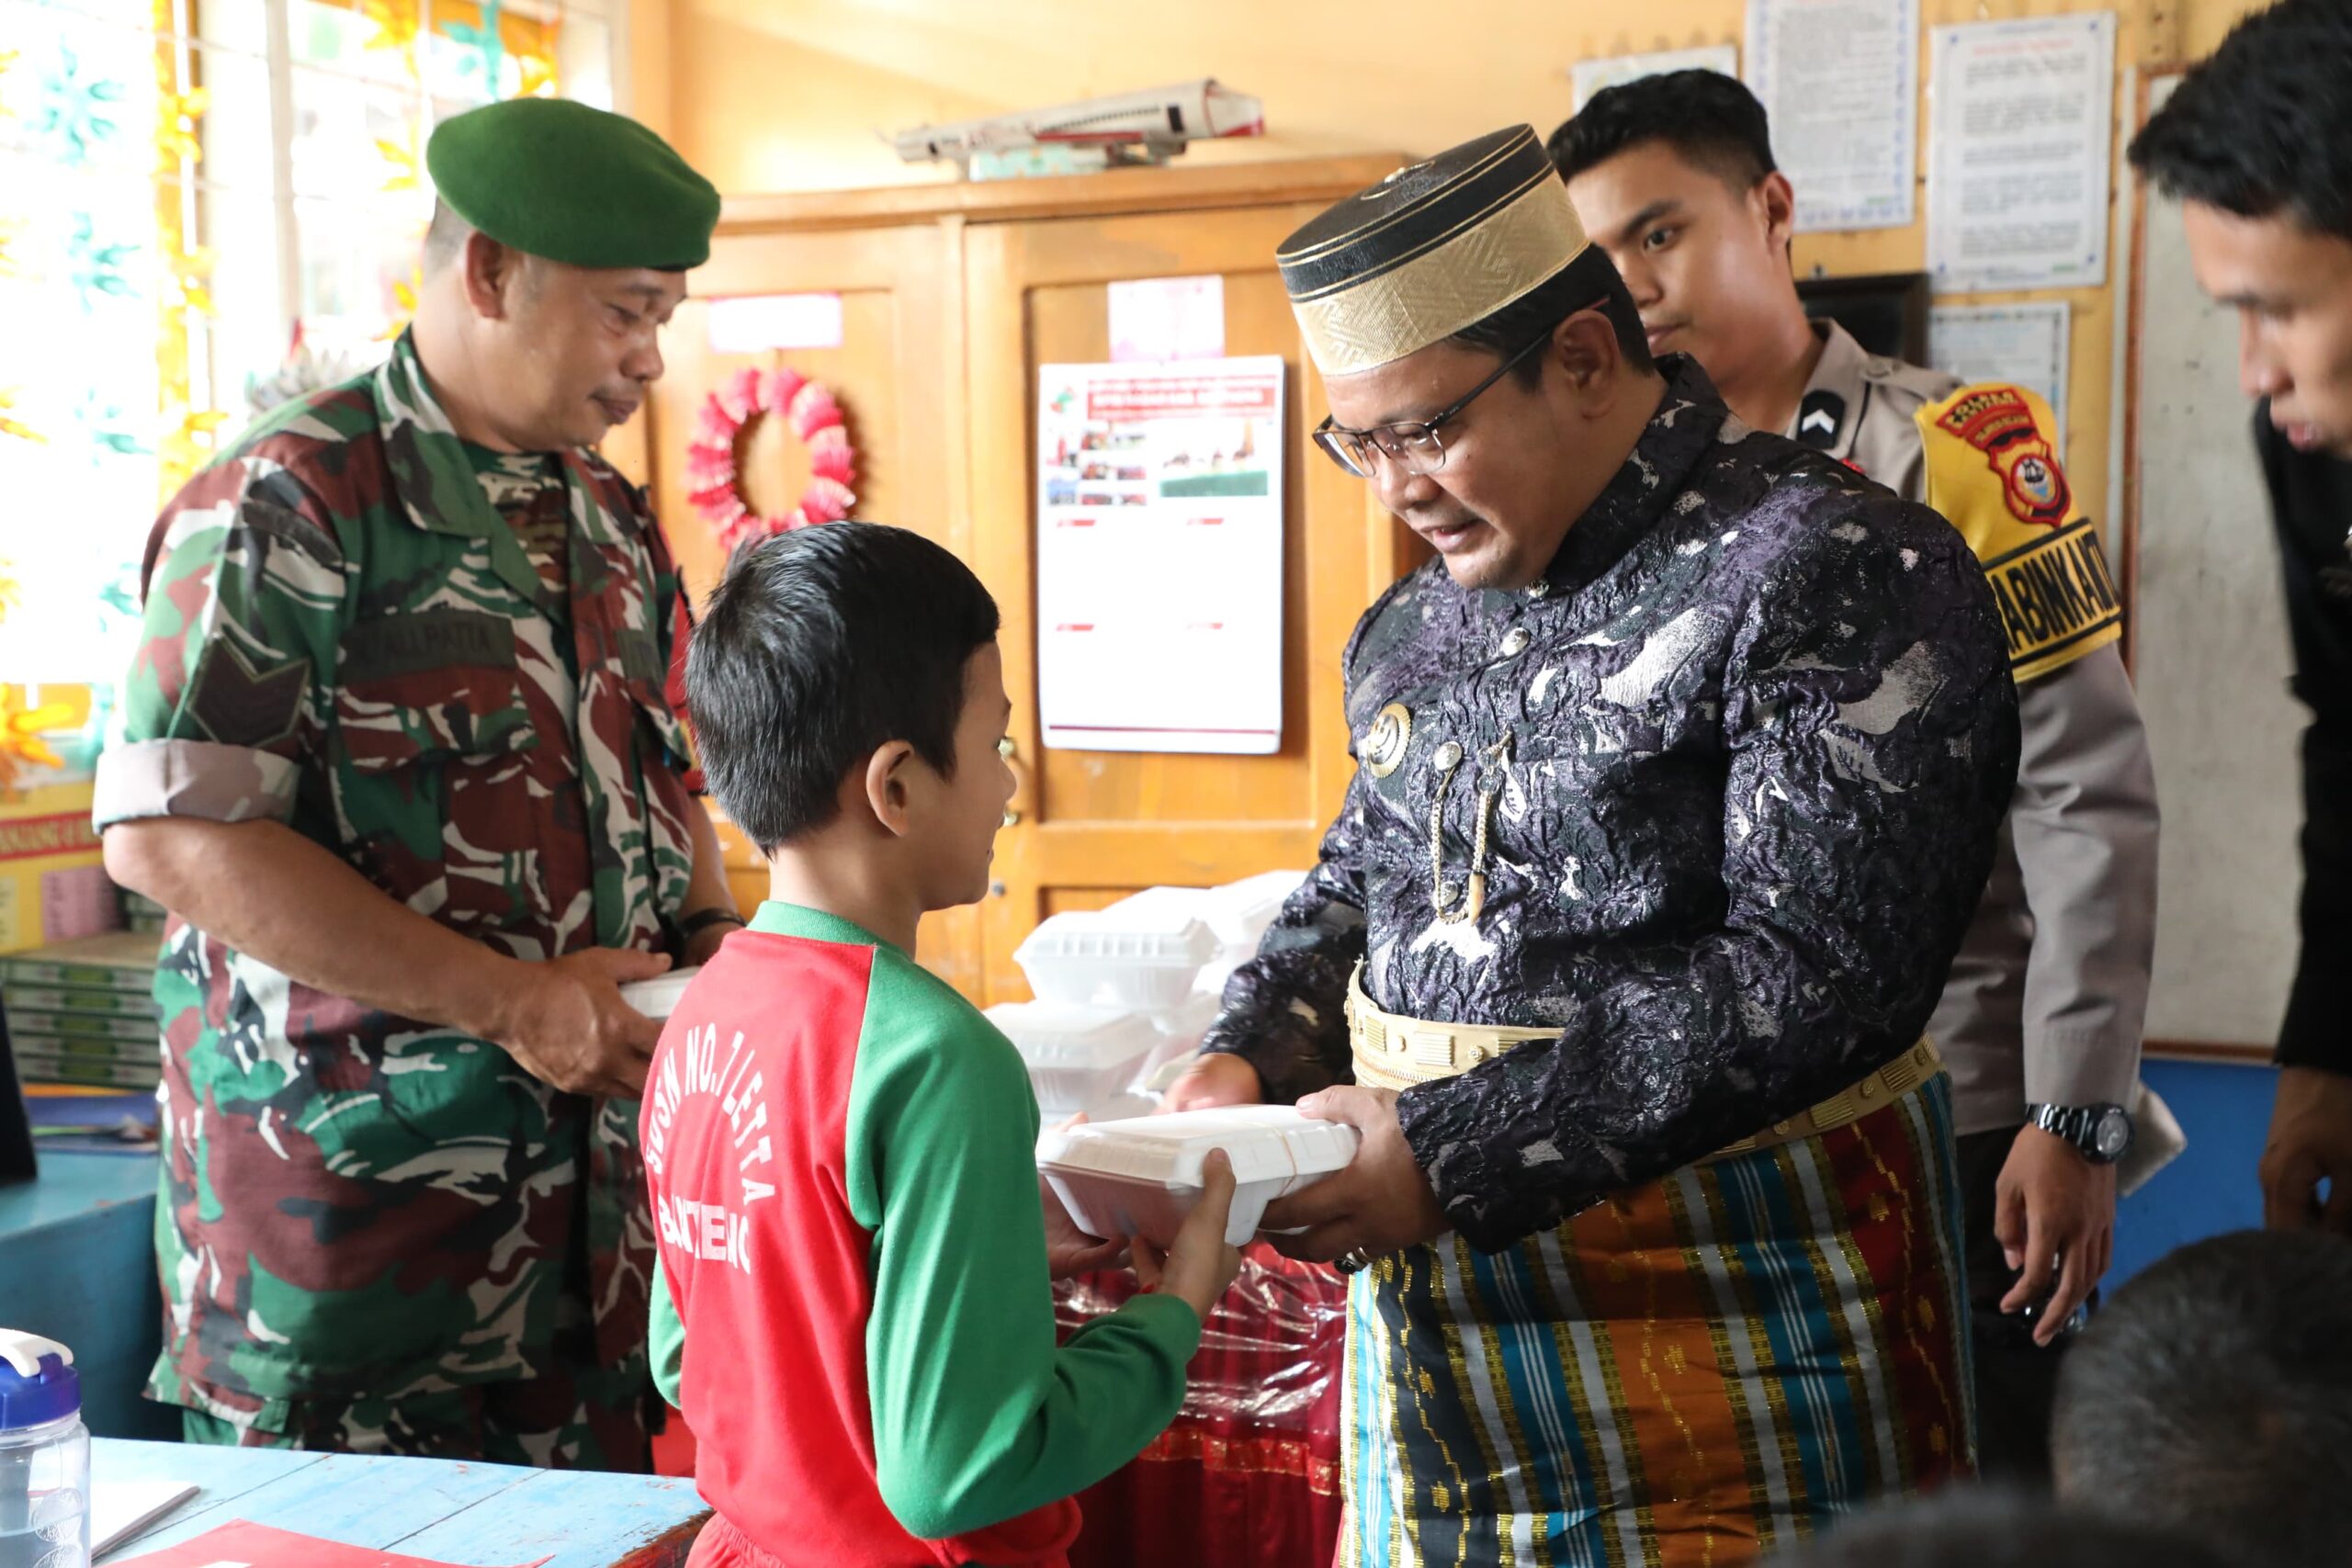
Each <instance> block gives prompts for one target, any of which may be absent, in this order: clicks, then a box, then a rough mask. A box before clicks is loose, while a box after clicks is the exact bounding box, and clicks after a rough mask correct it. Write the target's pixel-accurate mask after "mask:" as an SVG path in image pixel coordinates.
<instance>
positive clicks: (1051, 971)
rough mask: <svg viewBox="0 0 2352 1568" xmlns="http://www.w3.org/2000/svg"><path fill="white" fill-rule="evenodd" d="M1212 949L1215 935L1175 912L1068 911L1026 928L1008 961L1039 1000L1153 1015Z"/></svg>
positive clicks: (1172, 1000) (1179, 996) (1175, 996)
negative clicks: (1026, 978) (1023, 938)
mask: <svg viewBox="0 0 2352 1568" xmlns="http://www.w3.org/2000/svg"><path fill="white" fill-rule="evenodd" d="M1216 952H1217V942H1216V932H1214V931H1210V930H1209V928H1208V925H1207V923H1206V922H1205V921H1202V920H1198V919H1193V918H1192V917H1191V916H1190V915H1186V914H1183V913H1182V911H1181V910H1171V909H1168V908H1161V909H1159V911H1158V912H1156V913H1155V912H1154V911H1153V910H1152V909H1150V908H1147V909H1145V910H1144V911H1143V912H1142V913H1141V914H1139V915H1131V916H1127V917H1120V916H1118V915H1116V914H1114V912H1113V911H1112V910H1108V909H1093V910H1080V909H1073V910H1071V911H1069V913H1067V914H1060V915H1056V916H1055V917H1053V919H1049V920H1046V922H1045V923H1043V924H1042V925H1040V926H1038V928H1037V929H1036V930H1035V931H1031V932H1030V933H1029V936H1028V939H1027V940H1026V941H1024V942H1022V944H1021V945H1020V947H1019V948H1017V949H1016V950H1015V951H1014V952H1013V954H1012V957H1013V962H1015V963H1017V964H1020V965H1021V972H1022V973H1023V974H1024V975H1026V976H1029V984H1030V987H1031V988H1032V989H1034V990H1035V992H1036V993H1037V995H1038V996H1039V997H1040V998H1042V999H1044V1000H1046V1001H1054V1002H1073V1003H1078V1004H1080V1005H1083V1006H1094V1007H1114V1008H1126V1009H1130V1010H1137V1011H1143V1012H1159V1011H1165V1010H1168V1009H1170V1008H1172V1007H1174V1006H1176V1005H1177V1004H1178V1003H1180V1002H1182V1000H1183V999H1184V998H1185V996H1186V994H1187V993H1189V992H1190V991H1191V990H1192V988H1193V979H1194V978H1195V977H1196V976H1198V975H1199V974H1200V972H1201V966H1202V965H1203V964H1206V963H1207V962H1208V961H1209V960H1210V959H1212V958H1214V957H1216Z"/></svg>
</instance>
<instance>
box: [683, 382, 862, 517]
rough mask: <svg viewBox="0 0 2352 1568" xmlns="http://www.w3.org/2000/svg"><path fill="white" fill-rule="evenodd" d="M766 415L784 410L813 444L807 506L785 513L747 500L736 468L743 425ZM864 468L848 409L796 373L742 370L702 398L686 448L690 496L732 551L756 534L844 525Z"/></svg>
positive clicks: (804, 502) (803, 495) (803, 438)
mask: <svg viewBox="0 0 2352 1568" xmlns="http://www.w3.org/2000/svg"><path fill="white" fill-rule="evenodd" d="M761 414H781V415H783V416H784V417H785V418H786V419H789V420H790V421H791V422H792V429H793V433H794V434H797V435H798V436H799V437H800V440H801V443H802V444H803V445H804V446H807V447H808V448H809V475H810V478H809V488H808V489H807V490H806V491H803V492H801V496H800V504H799V505H797V506H796V507H794V508H793V509H792V510H791V512H789V513H786V514H785V515H783V516H781V517H773V516H763V515H762V514H761V513H756V512H754V511H752V508H751V505H750V503H748V502H745V501H744V499H743V491H742V476H741V472H740V471H739V470H738V469H737V468H736V466H735V443H736V440H737V438H738V437H740V436H741V434H743V427H744V426H745V425H747V424H749V423H751V422H752V420H753V419H755V418H757V417H758V416H759V415H761ZM856 471H857V449H856V448H855V447H854V446H851V445H850V444H849V430H848V428H847V427H846V426H845V425H843V424H842V406H841V404H840V403H839V402H837V401H835V400H834V398H833V394H832V393H831V392H829V391H827V390H826V389H824V388H823V387H822V386H820V384H818V383H817V382H815V381H811V380H809V378H807V377H806V376H803V375H801V374H800V373H799V372H798V371H797V370H791V369H787V368H785V367H777V368H775V369H774V370H739V371H737V372H736V373H735V374H734V375H732V376H730V377H729V378H727V380H726V382H725V383H724V384H723V385H721V386H720V387H719V389H718V390H717V391H715V392H713V393H711V394H710V396H709V397H707V398H706V399H704V400H703V405H702V411H701V412H700V413H698V414H697V415H696V416H695V438H694V442H693V444H692V445H691V446H688V447H687V448H686V487H687V489H686V499H687V500H689V501H691V502H694V507H695V511H696V512H699V513H702V515H703V520H704V521H705V522H707V523H708V524H709V525H710V526H711V529H712V531H713V532H714V533H716V534H717V535H718V547H719V548H720V549H721V550H723V551H725V552H726V553H728V554H729V555H732V554H733V553H734V552H735V551H736V550H737V549H738V548H739V547H741V546H742V545H744V544H746V543H748V542H749V541H751V540H753V539H763V538H765V537H766V536H769V535H770V534H782V533H786V532H787V531H789V530H791V529H794V528H806V527H808V526H809V525H810V524H812V523H838V522H839V521H841V520H842V518H844V517H846V516H848V515H849V509H850V508H851V507H853V506H854V505H856V504H857V497H856V495H855V494H854V492H852V491H851V490H850V488H849V484H850V479H851V478H852V477H853V476H854V474H855V473H856Z"/></svg>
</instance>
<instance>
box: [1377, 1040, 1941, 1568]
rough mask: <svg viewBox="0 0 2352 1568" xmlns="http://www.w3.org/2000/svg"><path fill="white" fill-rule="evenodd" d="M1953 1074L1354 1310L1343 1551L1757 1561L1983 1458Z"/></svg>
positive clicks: (1415, 1269) (1380, 1290) (1416, 1557)
mask: <svg viewBox="0 0 2352 1568" xmlns="http://www.w3.org/2000/svg"><path fill="white" fill-rule="evenodd" d="M1952 1146H1953V1145H1952V1128H1951V1080H1950V1079H1949V1078H1948V1077H1944V1076H1942V1075H1940V1074H1939V1075H1937V1076H1936V1077H1931V1078H1929V1079H1928V1081H1927V1082H1925V1083H1924V1084H1921V1085H1920V1086H1918V1087H1917V1088H1916V1089H1912V1090H1911V1091H1910V1092H1909V1093H1907V1094H1905V1095H1904V1096H1903V1097H1902V1098H1900V1099H1898V1100H1894V1101H1893V1102H1892V1103H1889V1104H1885V1105H1883V1106H1882V1107H1881V1108H1880V1109H1878V1110H1876V1111H1871V1113H1870V1114H1868V1115H1866V1116H1863V1117H1861V1118H1860V1120H1857V1121H1854V1122H1849V1123H1848V1124H1846V1125H1844V1126H1839V1127H1834V1128H1832V1129H1830V1130H1829V1131H1827V1132H1824V1133H1818V1134H1815V1135H1813V1136H1811V1137H1806V1138H1801V1139H1798V1140H1796V1141H1794V1142H1790V1143H1784V1144H1780V1145H1776V1146H1773V1147H1770V1148H1765V1149H1758V1150H1756V1151H1754V1152H1752V1153H1747V1154H1743V1155H1737V1156H1730V1157H1726V1158H1719V1159H1716V1160H1713V1161H1709V1162H1706V1163H1703V1164H1700V1165H1695V1166H1691V1167H1687V1168H1683V1169H1681V1170H1679V1171H1676V1172H1675V1173H1673V1174H1672V1175H1671V1176H1668V1177H1667V1178H1665V1179H1662V1180H1660V1181H1656V1182H1653V1183H1651V1184H1650V1185H1649V1186H1646V1187H1643V1188H1640V1189H1637V1190H1633V1191H1630V1192H1626V1193H1622V1194H1619V1195H1617V1196H1616V1197H1614V1198H1611V1200H1610V1201H1606V1202H1603V1203H1601V1204H1600V1205H1599V1206H1597V1207H1595V1208H1592V1209H1589V1210H1588V1211H1586V1212H1585V1213H1581V1214H1579V1215H1577V1217H1576V1218H1575V1219H1574V1220H1572V1221H1571V1222H1569V1223H1568V1224H1566V1225H1564V1226H1562V1227H1561V1228H1560V1229H1559V1230H1557V1231H1554V1232H1550V1233H1547V1234H1545V1235H1539V1236H1535V1237H1531V1238H1530V1239H1528V1240H1526V1241H1523V1242H1521V1243H1520V1244H1519V1245H1517V1246H1515V1247H1510V1249H1508V1250H1506V1251H1504V1252H1500V1253H1497V1254H1494V1255H1493V1256H1487V1255H1485V1254H1481V1253H1478V1252H1476V1251H1474V1250H1473V1249H1472V1248H1471V1247H1468V1246H1467V1245H1466V1244H1464V1242H1463V1241H1461V1240H1460V1238H1458V1237H1455V1236H1453V1235H1446V1236H1442V1237H1440V1238H1439V1239H1438V1240H1437V1241H1436V1242H1434V1243H1432V1244H1430V1245H1429V1246H1425V1247H1414V1248H1410V1249H1408V1250H1407V1251H1403V1252H1398V1253H1394V1254H1391V1255H1390V1256H1388V1257H1385V1258H1379V1259H1376V1260H1375V1261H1374V1263H1373V1264H1372V1266H1371V1267H1370V1268H1369V1269H1365V1270H1364V1271H1363V1272H1362V1273H1360V1274H1358V1275H1356V1276H1355V1277H1354V1280H1353V1281H1352V1283H1351V1290H1350V1293H1349V1300H1348V1312H1349V1325H1348V1348H1347V1372H1346V1376H1347V1383H1346V1388H1345V1391H1344V1404H1343V1407H1342V1435H1343V1438H1344V1442H1345V1448H1344V1450H1343V1460H1342V1463H1343V1469H1344V1473H1345V1486H1346V1490H1347V1495H1348V1502H1349V1508H1348V1512H1349V1517H1348V1519H1347V1522H1346V1524H1345V1526H1344V1527H1343V1529H1342V1532H1341V1543H1340V1559H1339V1560H1340V1563H1341V1564H1343V1565H1346V1568H1388V1565H1390V1564H1421V1563H1432V1564H1434V1563H1458V1564H1464V1565H1465V1568H1468V1565H1481V1564H1488V1563H1544V1564H1552V1563H1576V1564H1594V1565H1596V1568H1598V1565H1603V1564H1605V1565H1607V1568H1685V1565H1695V1564H1708V1565H1711V1568H1712V1565H1716V1564H1725V1565H1727V1564H1736V1563H1744V1562H1751V1561H1753V1560H1754V1559H1755V1558H1756V1557H1757V1555H1758V1553H1759V1552H1761V1551H1764V1550H1765V1549H1767V1548H1770V1547H1772V1546H1774V1545H1779V1544H1786V1543H1787V1542H1789V1541H1790V1540H1793V1539H1795V1538H1797V1537H1800V1536H1803V1535H1805V1534H1808V1533H1810V1532H1811V1531H1812V1530H1814V1529H1817V1528H1820V1527H1821V1526H1822V1525H1823V1524H1824V1523H1826V1521H1827V1519H1828V1517H1829V1516H1831V1515H1834V1514H1836V1513H1838V1512H1840V1511H1842V1510H1845V1509H1849V1508H1851V1507H1853V1506H1857V1505H1859V1504H1860V1503H1862V1502H1864V1501H1866V1500H1868V1499H1871V1498H1875V1497H1881V1496H1884V1495H1890V1494H1897V1493H1905V1492H1911V1491H1915V1490H1918V1489H1921V1488H1925V1487H1929V1486H1933V1485H1935V1484H1937V1483H1940V1482H1943V1481H1945V1480H1948V1479H1950V1478H1951V1477H1954V1476H1958V1475H1964V1474H1966V1473H1968V1472H1970V1471H1971V1470H1972V1469H1973V1455H1974V1416H1973V1409H1972V1406H1971V1403H1970V1398H1971V1396H1970V1376H1971V1371H1970V1367H1969V1362H1968V1336H1967V1333H1966V1329H1967V1317H1966V1300H1965V1295H1964V1292H1963V1289H1962V1284H1963V1281H1962V1274H1961V1256H1962V1253H1961V1217H1960V1205H1959V1196H1958V1172H1957V1170H1956V1168H1955V1167H1954V1163H1953V1154H1952Z"/></svg>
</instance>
